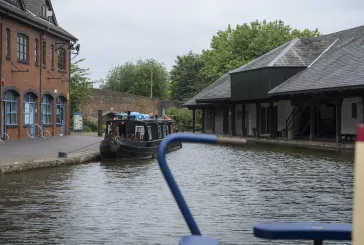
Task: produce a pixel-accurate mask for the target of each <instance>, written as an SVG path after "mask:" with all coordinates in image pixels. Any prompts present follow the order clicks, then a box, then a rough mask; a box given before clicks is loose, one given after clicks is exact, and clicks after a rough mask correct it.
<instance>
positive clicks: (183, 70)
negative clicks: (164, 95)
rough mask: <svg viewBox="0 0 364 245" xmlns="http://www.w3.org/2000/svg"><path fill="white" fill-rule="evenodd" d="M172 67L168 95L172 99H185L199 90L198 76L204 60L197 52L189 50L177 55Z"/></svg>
mask: <svg viewBox="0 0 364 245" xmlns="http://www.w3.org/2000/svg"><path fill="white" fill-rule="evenodd" d="M175 62H176V64H175V65H174V66H173V67H172V70H171V72H170V75H171V86H170V97H171V99H173V100H179V101H183V100H187V99H189V98H190V97H192V96H193V95H194V94H195V93H196V91H198V90H200V89H201V87H200V82H199V76H198V74H199V73H200V70H201V68H202V67H203V66H204V62H203V61H202V59H201V56H200V55H199V54H195V53H193V52H192V51H190V52H189V53H188V54H186V55H181V56H177V60H176V61H175Z"/></svg>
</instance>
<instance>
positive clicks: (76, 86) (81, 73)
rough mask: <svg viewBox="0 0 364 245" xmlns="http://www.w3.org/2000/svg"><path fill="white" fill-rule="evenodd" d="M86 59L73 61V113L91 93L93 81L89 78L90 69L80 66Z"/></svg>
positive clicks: (71, 99)
mask: <svg viewBox="0 0 364 245" xmlns="http://www.w3.org/2000/svg"><path fill="white" fill-rule="evenodd" d="M84 60H85V59H80V60H77V61H75V62H72V63H71V93H70V101H71V114H72V115H73V112H75V111H77V110H79V106H80V105H81V104H82V102H84V101H85V100H87V99H88V98H89V97H90V95H91V89H92V84H93V82H91V81H90V79H89V78H88V75H89V69H88V68H87V69H85V68H81V67H79V64H80V63H81V62H83V61H84Z"/></svg>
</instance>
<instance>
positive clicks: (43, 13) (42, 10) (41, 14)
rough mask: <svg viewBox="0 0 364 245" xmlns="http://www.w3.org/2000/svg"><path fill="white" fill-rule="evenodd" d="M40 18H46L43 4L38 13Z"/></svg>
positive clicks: (45, 7)
mask: <svg viewBox="0 0 364 245" xmlns="http://www.w3.org/2000/svg"><path fill="white" fill-rule="evenodd" d="M40 17H42V18H47V6H45V5H44V4H43V5H42V9H41V11H40Z"/></svg>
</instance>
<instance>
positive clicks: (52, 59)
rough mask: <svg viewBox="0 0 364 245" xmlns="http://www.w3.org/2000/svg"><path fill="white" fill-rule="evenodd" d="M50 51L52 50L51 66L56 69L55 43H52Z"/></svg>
mask: <svg viewBox="0 0 364 245" xmlns="http://www.w3.org/2000/svg"><path fill="white" fill-rule="evenodd" d="M50 52H51V60H50V61H51V68H52V69H54V46H53V44H52V45H51V49H50Z"/></svg>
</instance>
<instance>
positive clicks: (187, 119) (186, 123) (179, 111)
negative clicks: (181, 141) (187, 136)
mask: <svg viewBox="0 0 364 245" xmlns="http://www.w3.org/2000/svg"><path fill="white" fill-rule="evenodd" d="M167 115H168V116H176V123H177V124H179V126H180V127H183V128H185V129H187V130H188V129H191V128H192V119H193V117H192V111H191V110H188V109H187V108H176V107H170V108H168V110H167ZM195 120H196V122H195V126H196V129H199V128H201V122H202V114H201V113H200V111H196V118H195Z"/></svg>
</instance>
